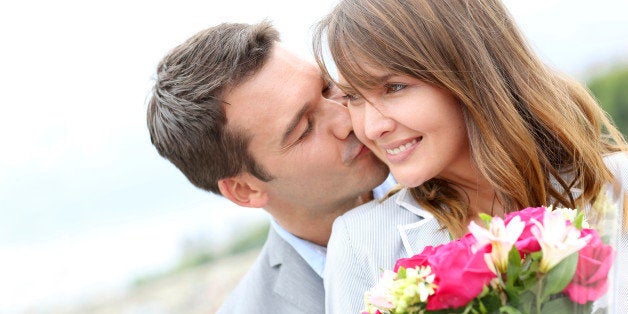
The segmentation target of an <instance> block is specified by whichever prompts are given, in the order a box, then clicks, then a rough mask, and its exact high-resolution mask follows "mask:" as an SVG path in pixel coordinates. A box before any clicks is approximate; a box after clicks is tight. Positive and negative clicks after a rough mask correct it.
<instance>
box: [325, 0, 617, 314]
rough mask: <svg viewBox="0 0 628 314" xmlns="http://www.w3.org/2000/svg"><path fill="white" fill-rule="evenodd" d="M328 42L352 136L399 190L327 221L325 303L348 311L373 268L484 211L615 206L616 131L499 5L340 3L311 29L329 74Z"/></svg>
mask: <svg viewBox="0 0 628 314" xmlns="http://www.w3.org/2000/svg"><path fill="white" fill-rule="evenodd" d="M326 45H328V47H329V51H330V52H331V56H332V58H333V60H334V62H335V63H336V68H337V70H338V73H339V75H340V82H339V85H340V86H341V88H342V89H343V90H344V91H345V92H346V93H347V97H348V98H349V105H348V107H349V111H350V113H351V118H352V121H353V125H354V130H355V133H356V135H357V136H358V138H360V140H362V141H363V142H364V143H365V144H366V145H367V146H368V147H369V148H370V149H371V150H372V151H373V152H374V153H375V154H376V155H377V156H378V157H379V158H380V159H382V160H383V161H384V162H386V163H387V165H388V166H389V167H390V170H391V172H392V173H393V175H394V177H395V179H396V180H397V181H398V182H399V183H400V184H402V185H404V186H406V187H407V189H403V190H401V191H400V192H399V193H397V195H394V196H392V197H391V198H390V199H388V200H386V201H385V202H383V203H382V204H379V205H374V204H368V205H366V206H363V207H362V208H359V209H358V210H354V211H352V212H350V213H348V214H346V215H344V216H342V217H340V218H339V219H338V220H337V221H336V223H335V224H334V230H333V234H332V239H331V240H330V245H329V247H328V261H327V266H326V274H325V281H326V283H325V285H326V300H327V301H326V302H327V310H328V312H332V313H356V312H357V311H359V309H360V308H361V306H362V304H363V292H364V291H366V290H367V289H369V288H370V287H371V286H373V285H374V284H375V283H376V281H377V277H378V275H379V269H381V268H384V269H391V268H392V266H393V265H394V262H395V260H396V259H398V258H400V257H407V256H409V255H412V254H416V253H419V252H420V251H421V250H422V249H423V248H424V247H425V246H426V245H436V244H440V243H444V242H446V241H449V240H450V239H451V238H459V237H461V236H462V235H463V234H465V233H466V232H467V231H468V230H467V226H468V225H469V223H470V222H471V221H479V218H478V214H479V213H486V214H489V215H493V216H494V215H500V216H501V215H504V214H505V213H509V212H513V211H517V210H520V209H523V208H525V207H529V206H535V207H536V206H540V205H557V206H563V207H570V208H589V207H590V204H592V203H593V202H594V201H595V200H596V198H597V197H598V195H600V193H601V192H603V193H606V194H607V196H608V197H610V199H611V200H612V201H613V202H614V203H615V204H616V205H618V206H620V207H623V206H621V205H623V198H624V194H626V191H627V188H626V187H627V186H628V157H627V155H626V153H625V152H626V150H627V149H626V142H625V141H624V139H623V137H622V135H621V134H620V133H619V132H618V131H617V129H616V128H615V127H614V126H613V124H612V122H611V121H610V120H609V119H608V118H607V117H606V115H605V113H604V112H603V110H602V109H600V107H599V105H598V104H597V103H596V102H595V100H594V99H593V98H592V97H591V96H590V94H589V93H588V92H587V90H586V89H585V88H583V87H582V86H581V85H580V84H579V83H578V82H576V81H575V80H573V79H571V78H569V77H566V76H564V75H562V74H560V73H558V72H556V71H554V70H552V69H550V68H549V67H548V66H546V65H544V64H543V63H542V62H541V61H540V60H539V58H538V57H537V56H536V55H535V54H534V53H533V52H532V50H531V49H529V47H528V46H527V44H526V43H525V41H524V39H523V36H522V35H521V34H520V33H519V31H518V29H517V27H516V25H515V24H514V22H513V21H512V19H511V17H510V15H509V14H508V12H507V10H506V9H505V8H504V6H503V4H502V3H500V2H499V0H471V1H462V0H341V1H340V3H339V4H338V5H337V6H336V7H335V8H334V9H333V11H332V12H331V13H330V14H328V15H327V16H326V17H325V18H324V19H323V20H322V21H321V22H320V23H319V25H318V28H317V30H316V32H315V36H314V50H315V55H316V56H317V61H318V63H319V65H320V66H321V68H322V69H323V71H325V72H326V73H327V74H329V72H328V70H327V67H326V64H325V60H324V57H323V56H324V54H325V51H324V49H323V47H324V46H326ZM618 208H619V207H618ZM588 214H589V217H590V219H592V220H595V218H596V217H599V216H601V213H599V212H597V209H596V208H595V207H594V208H591V209H590V210H589V213H588ZM617 214H618V215H619V216H621V215H622V213H621V212H618V213H617ZM620 220H621V219H620ZM625 240H626V238H625V237H623V238H622V239H621V241H624V242H625ZM623 244H625V243H623ZM622 247H623V246H622ZM621 249H622V248H620V250H621ZM620 254H623V253H621V252H620ZM620 293H624V294H625V293H626V291H625V290H624V291H622V292H620ZM618 299H619V298H618ZM617 301H620V300H617ZM621 301H623V300H621Z"/></svg>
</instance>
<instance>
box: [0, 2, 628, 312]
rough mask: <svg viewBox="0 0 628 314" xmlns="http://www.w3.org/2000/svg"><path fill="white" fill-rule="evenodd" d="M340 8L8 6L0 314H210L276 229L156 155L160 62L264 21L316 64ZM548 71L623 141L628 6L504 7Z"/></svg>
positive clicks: (2, 87) (4, 18)
mask: <svg viewBox="0 0 628 314" xmlns="http://www.w3.org/2000/svg"><path fill="white" fill-rule="evenodd" d="M334 3H335V0H318V1H303V2H301V1H288V0H266V1H255V0H231V1H220V2H219V1H213V0H204V1H191V0H183V1H177V2H174V1H169V2H165V1H121V0H110V1H89V2H88V1H68V0H59V1H41V0H39V1H38V0H33V1H22V2H8V3H7V2H4V3H3V4H0V41H1V44H2V49H0V62H1V63H0V64H1V65H2V66H1V69H0V94H1V100H0V108H1V113H0V139H1V141H0V143H1V144H0V145H1V147H2V148H1V151H2V153H0V314H4V313H212V312H214V311H215V310H216V308H217V306H219V304H220V302H221V301H222V299H223V298H224V297H225V295H226V294H227V293H228V292H229V291H230V290H231V289H232V288H233V286H234V285H235V283H236V282H237V280H238V279H239V278H240V276H242V274H243V273H244V272H245V271H246V269H247V268H248V267H249V265H250V264H251V263H252V261H253V259H254V258H255V256H256V254H257V252H258V250H259V246H260V244H261V243H263V241H264V240H265V235H266V231H267V229H268V216H267V215H266V213H265V212H264V211H263V210H261V209H249V208H240V207H237V206H235V205H232V204H230V203H228V202H227V201H225V200H223V199H221V198H219V197H217V196H214V195H211V194H209V193H207V192H204V191H201V190H199V189H197V188H195V187H193V186H192V185H191V184H190V183H189V182H188V181H187V180H186V179H185V177H184V176H183V175H182V174H180V173H179V171H178V170H177V169H175V167H174V166H172V165H171V164H169V163H168V162H167V161H165V160H163V159H161V158H160V157H159V156H158V154H157V152H156V151H155V150H154V148H153V147H152V145H151V144H150V139H149V136H148V131H147V129H146V122H145V110H146V100H147V96H148V94H149V92H150V88H151V84H152V82H153V74H154V71H155V67H156V65H157V63H158V62H159V60H160V59H161V57H163V56H164V55H165V54H166V53H167V52H168V51H169V50H170V49H171V48H173V47H174V46H176V45H178V44H180V43H181V42H183V41H184V40H185V39H187V38H188V37H190V36H192V35H193V34H194V33H196V32H198V31H200V30H202V29H204V28H207V27H209V26H211V25H213V24H217V23H220V22H224V21H233V22H258V21H260V20H262V19H263V18H268V19H270V20H271V21H273V22H274V24H275V26H276V27H277V28H278V29H279V30H280V32H281V34H282V38H283V42H284V43H285V44H286V45H287V46H288V47H290V48H291V49H292V50H294V51H295V52H297V53H299V54H302V55H303V56H305V57H307V58H311V52H310V30H311V29H310V27H311V26H312V24H314V23H315V22H316V21H317V20H318V19H319V18H320V17H321V16H322V15H324V13H326V12H327V11H329V9H330V8H331V7H332V5H333V4H334ZM506 4H507V6H508V7H509V8H510V9H511V12H512V14H513V15H514V16H515V18H516V20H517V22H518V23H519V25H520V27H521V29H522V30H523V32H524V34H525V35H526V36H527V37H528V39H529V40H530V42H531V44H532V46H533V47H534V48H535V49H536V51H537V52H538V53H539V54H540V55H541V57H542V58H543V59H544V60H545V61H546V62H547V63H548V64H550V65H551V66H553V67H555V68H557V69H559V70H561V71H564V72H566V73H568V74H570V75H573V76H575V77H576V78H578V79H579V80H580V81H581V82H583V83H585V84H587V86H589V88H590V89H591V90H592V91H593V92H594V94H595V95H596V97H598V99H599V100H600V102H601V103H602V105H603V106H604V107H605V108H606V109H607V111H608V112H609V113H610V114H611V115H612V116H613V118H614V120H615V121H616V123H617V124H618V126H619V127H620V128H621V129H622V131H623V132H624V134H628V104H627V102H628V14H626V12H628V2H626V1H624V0H598V1H594V2H593V1H587V0H528V1H518V0H507V1H506Z"/></svg>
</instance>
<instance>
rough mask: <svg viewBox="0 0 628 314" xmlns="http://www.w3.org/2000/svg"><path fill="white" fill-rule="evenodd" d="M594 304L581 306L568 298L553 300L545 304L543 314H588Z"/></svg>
mask: <svg viewBox="0 0 628 314" xmlns="http://www.w3.org/2000/svg"><path fill="white" fill-rule="evenodd" d="M592 304H593V302H588V303H587V304H584V305H581V304H577V303H574V302H572V301H571V300H570V299H569V298H568V297H567V296H562V297H560V298H556V299H553V300H551V301H549V302H546V303H544V304H543V307H542V308H541V314H588V313H591V305H592Z"/></svg>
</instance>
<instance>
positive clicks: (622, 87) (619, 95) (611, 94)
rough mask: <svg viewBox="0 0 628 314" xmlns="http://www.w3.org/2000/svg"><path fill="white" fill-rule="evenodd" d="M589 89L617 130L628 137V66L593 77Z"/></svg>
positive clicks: (588, 85)
mask: <svg viewBox="0 0 628 314" xmlns="http://www.w3.org/2000/svg"><path fill="white" fill-rule="evenodd" d="M587 87H588V88H589V90H590V91H591V93H593V95H594V96H595V98H596V99H597V100H598V102H599V103H600V105H601V106H602V108H604V110H606V112H608V113H609V115H610V116H611V117H612V118H613V121H614V122H615V125H616V126H617V128H618V129H619V130H620V131H621V132H622V133H623V134H624V136H627V135H628V65H623V66H619V67H614V68H612V69H611V70H609V71H605V72H603V73H600V74H598V75H595V76H594V77H592V78H591V79H590V80H589V82H588V83H587Z"/></svg>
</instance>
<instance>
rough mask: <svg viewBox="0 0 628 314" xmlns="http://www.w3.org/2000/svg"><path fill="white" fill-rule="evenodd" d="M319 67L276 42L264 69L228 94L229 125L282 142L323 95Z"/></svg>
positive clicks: (227, 112)
mask: <svg viewBox="0 0 628 314" xmlns="http://www.w3.org/2000/svg"><path fill="white" fill-rule="evenodd" d="M321 82H322V79H321V75H320V71H319V69H318V67H316V66H315V65H314V63H313V62H308V61H305V60H304V59H301V58H300V57H298V56H297V55H295V54H293V53H292V52H290V51H288V50H287V49H285V48H284V47H282V46H280V45H275V46H274V47H273V51H272V52H271V55H270V56H269V58H268V60H267V62H266V63H265V64H264V66H263V67H262V69H261V70H260V71H258V73H256V74H255V75H253V76H252V77H251V78H250V79H249V80H247V81H245V82H243V83H242V84H240V85H238V86H236V87H235V88H233V89H232V90H230V91H229V92H228V93H227V94H226V95H225V101H226V102H227V103H228V104H229V105H226V107H225V111H226V114H227V120H228V122H227V123H228V125H229V126H230V127H237V128H240V129H244V130H247V131H248V132H249V133H250V135H251V136H253V137H254V138H256V137H259V136H261V135H263V136H264V137H265V141H271V142H272V143H275V142H276V143H279V142H280V141H281V138H282V137H283V133H284V131H285V129H287V128H288V127H289V125H290V124H291V122H292V120H293V118H294V116H295V115H298V113H299V112H300V111H301V110H302V108H303V106H304V104H305V103H307V102H309V101H310V98H311V97H313V96H316V94H315V93H314V92H318V93H319V94H318V95H320V91H321V90H320V88H321V85H322V83H321Z"/></svg>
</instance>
